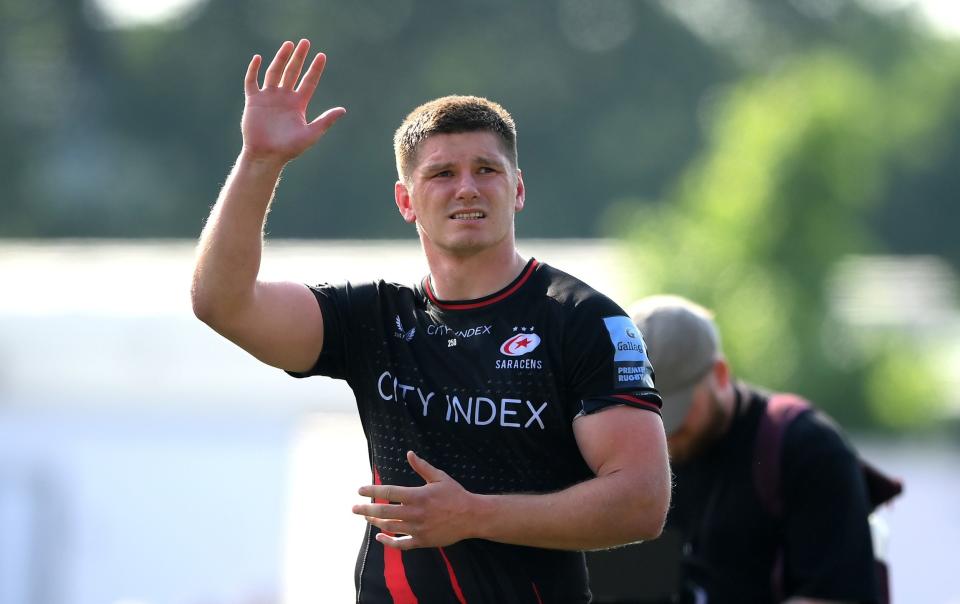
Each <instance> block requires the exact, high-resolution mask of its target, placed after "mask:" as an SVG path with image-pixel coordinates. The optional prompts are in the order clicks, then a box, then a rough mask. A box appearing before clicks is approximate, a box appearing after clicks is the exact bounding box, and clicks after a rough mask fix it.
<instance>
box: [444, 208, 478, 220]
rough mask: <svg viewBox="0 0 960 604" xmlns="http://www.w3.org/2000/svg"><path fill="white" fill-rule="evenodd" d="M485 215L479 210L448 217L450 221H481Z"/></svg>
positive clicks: (457, 213)
mask: <svg viewBox="0 0 960 604" xmlns="http://www.w3.org/2000/svg"><path fill="white" fill-rule="evenodd" d="M486 217H487V215H486V214H485V213H484V212H481V211H479V210H470V211H466V212H456V213H455V214H451V215H450V219H451V220H481V219H483V218H486Z"/></svg>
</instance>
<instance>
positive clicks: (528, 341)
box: [500, 332, 540, 357]
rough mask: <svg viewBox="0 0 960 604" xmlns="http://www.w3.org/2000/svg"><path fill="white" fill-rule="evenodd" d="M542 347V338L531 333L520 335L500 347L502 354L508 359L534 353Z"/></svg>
mask: <svg viewBox="0 0 960 604" xmlns="http://www.w3.org/2000/svg"><path fill="white" fill-rule="evenodd" d="M539 345H540V336H538V335H537V334H535V333H533V332H530V333H518V334H517V335H515V336H511V337H510V338H508V339H507V341H506V342H504V343H503V344H501V345H500V352H501V353H502V354H505V355H507V356H508V357H519V356H523V355H525V354H527V353H528V352H532V351H533V350H534V349H535V348H536V347H537V346H539Z"/></svg>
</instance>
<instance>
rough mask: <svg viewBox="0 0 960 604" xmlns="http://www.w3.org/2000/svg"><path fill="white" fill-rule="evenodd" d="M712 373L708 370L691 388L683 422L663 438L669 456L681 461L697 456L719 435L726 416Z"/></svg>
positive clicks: (723, 426)
mask: <svg viewBox="0 0 960 604" xmlns="http://www.w3.org/2000/svg"><path fill="white" fill-rule="evenodd" d="M715 382H716V380H715V378H714V375H713V373H708V374H707V375H706V376H705V377H704V378H703V379H702V380H700V382H699V383H698V384H697V386H696V387H695V388H694V390H693V400H692V401H691V404H690V410H689V411H688V412H687V416H686V417H685V418H684V420H683V423H682V424H680V427H679V428H677V430H675V431H674V432H673V433H672V434H670V435H669V436H668V437H667V447H668V449H669V450H670V459H671V460H673V461H674V462H676V463H685V462H687V461H690V460H691V459H693V458H695V457H697V455H699V454H700V453H701V452H702V451H703V450H704V449H706V448H707V446H709V445H710V444H711V443H713V442H714V441H715V440H717V438H719V437H720V436H721V435H722V434H723V431H724V429H725V427H726V421H727V415H726V413H725V412H724V408H723V404H722V403H721V402H720V399H719V397H718V393H717V390H716V388H715V387H714V386H715Z"/></svg>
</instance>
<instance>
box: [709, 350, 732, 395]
mask: <svg viewBox="0 0 960 604" xmlns="http://www.w3.org/2000/svg"><path fill="white" fill-rule="evenodd" d="M713 379H714V381H715V382H716V384H717V387H718V388H719V389H720V390H725V389H726V388H727V387H729V386H730V365H729V364H727V360H726V359H724V358H719V359H717V360H716V361H714V362H713Z"/></svg>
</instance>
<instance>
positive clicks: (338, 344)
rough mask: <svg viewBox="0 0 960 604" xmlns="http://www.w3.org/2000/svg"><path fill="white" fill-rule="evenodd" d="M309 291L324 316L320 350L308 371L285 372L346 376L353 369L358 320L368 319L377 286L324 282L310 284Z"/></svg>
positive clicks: (371, 311)
mask: <svg viewBox="0 0 960 604" xmlns="http://www.w3.org/2000/svg"><path fill="white" fill-rule="evenodd" d="M310 291H311V292H313V295H314V296H315V297H316V299H317V304H319V305H320V312H321V314H322V315H323V349H322V350H321V351H320V356H319V357H317V361H316V363H314V365H313V367H311V368H310V369H309V370H307V371H305V372H302V373H298V372H293V371H288V372H287V373H288V374H290V375H292V376H293V377H297V378H303V377H309V376H313V375H325V376H328V377H332V378H336V379H344V380H346V379H349V377H350V374H351V371H352V368H351V366H350V358H351V355H352V354H353V352H354V351H353V348H355V347H356V344H355V343H356V342H357V337H356V334H358V333H360V332H361V331H362V325H361V322H362V321H364V320H368V319H369V317H370V316H372V313H373V312H374V308H375V302H376V291H377V289H376V285H375V284H373V283H370V284H360V285H355V284H352V283H344V284H337V285H331V284H327V283H324V284H321V285H312V286H310Z"/></svg>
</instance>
